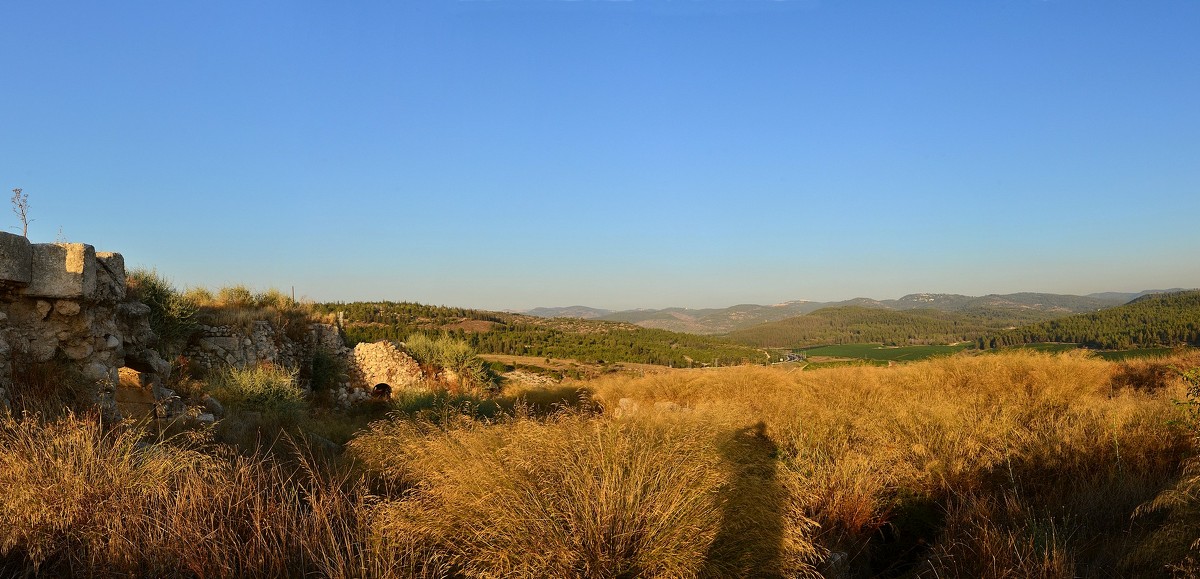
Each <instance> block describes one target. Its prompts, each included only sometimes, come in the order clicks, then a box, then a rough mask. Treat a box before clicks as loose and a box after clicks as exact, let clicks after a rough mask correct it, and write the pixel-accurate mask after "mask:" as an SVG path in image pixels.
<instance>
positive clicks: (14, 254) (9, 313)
mask: <svg viewBox="0 0 1200 579" xmlns="http://www.w3.org/2000/svg"><path fill="white" fill-rule="evenodd" d="M149 314H150V308H148V307H147V306H145V305H143V304H141V303H138V302H136V301H129V300H127V299H126V295H125V260H124V259H123V258H122V257H121V254H119V253H97V252H96V250H95V248H93V247H92V246H90V245H86V244H83V243H30V242H29V240H27V239H26V238H24V237H22V236H19V235H13V234H10V233H5V232H0V404H4V405H7V404H8V400H9V396H8V390H9V389H10V388H12V386H13V384H12V376H13V369H14V364H17V365H20V364H26V365H29V364H46V363H51V362H52V361H56V360H57V361H58V362H59V363H62V364H66V365H69V366H73V367H74V368H76V369H77V370H78V371H79V373H80V375H81V376H82V377H83V379H84V380H86V381H89V382H91V383H94V384H95V385H96V390H95V398H96V402H97V403H98V404H99V405H100V407H101V409H102V410H104V411H105V413H106V414H109V415H117V416H119V412H117V410H116V405H115V402H114V399H113V392H114V388H115V386H116V384H117V383H118V370H119V369H120V368H121V367H124V366H128V367H130V368H133V369H135V370H138V371H140V372H142V373H143V376H144V377H145V379H146V380H147V381H148V384H151V385H161V384H162V382H163V381H164V380H166V378H167V375H168V374H169V373H170V371H171V365H170V363H168V362H167V361H166V360H164V359H163V358H162V356H161V355H159V353H158V352H156V351H155V350H154V349H152V348H151V344H153V342H154V339H155V338H154V333H153V332H152V331H151V330H150V324H149Z"/></svg>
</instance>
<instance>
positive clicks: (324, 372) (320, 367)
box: [309, 349, 348, 392]
mask: <svg viewBox="0 0 1200 579" xmlns="http://www.w3.org/2000/svg"><path fill="white" fill-rule="evenodd" d="M347 371H348V370H347V366H346V360H345V359H343V358H342V357H341V356H338V355H337V354H334V353H333V352H330V351H328V350H325V349H317V351H316V352H314V353H313V358H312V366H311V370H310V371H309V383H310V385H311V387H312V390H313V392H325V391H329V390H333V389H334V388H337V387H338V385H339V384H341V383H342V382H343V381H344V380H345V378H346V372H347Z"/></svg>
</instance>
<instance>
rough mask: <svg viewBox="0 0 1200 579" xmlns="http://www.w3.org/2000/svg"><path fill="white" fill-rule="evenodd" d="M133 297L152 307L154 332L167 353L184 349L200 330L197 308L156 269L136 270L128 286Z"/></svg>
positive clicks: (128, 278)
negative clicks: (189, 337)
mask: <svg viewBox="0 0 1200 579" xmlns="http://www.w3.org/2000/svg"><path fill="white" fill-rule="evenodd" d="M125 284H126V286H127V288H128V290H129V295H130V296H131V297H133V298H134V299H136V300H138V301H139V302H142V303H143V304H146V305H147V306H149V307H150V329H152V330H154V334H155V335H156V336H158V339H159V342H160V343H161V345H162V346H163V348H164V349H165V350H167V351H166V352H163V353H164V354H168V353H174V351H175V350H176V349H179V348H182V347H183V344H184V342H185V341H187V338H188V336H190V335H191V333H192V332H193V331H194V330H195V329H196V311H197V304H196V302H195V301H193V300H192V299H191V295H192V294H191V292H189V293H188V295H184V294H181V293H179V292H178V291H177V290H176V289H175V288H174V286H172V285H171V283H170V282H169V281H167V280H166V279H165V278H163V277H162V276H160V275H159V274H158V271H157V270H153V269H149V270H147V269H135V270H133V271H131V272H130V273H129V275H128V277H127V278H126V282H125Z"/></svg>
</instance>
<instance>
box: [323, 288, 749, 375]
mask: <svg viewBox="0 0 1200 579" xmlns="http://www.w3.org/2000/svg"><path fill="white" fill-rule="evenodd" d="M313 307H314V310H316V311H317V312H318V313H324V314H335V315H336V314H340V315H341V317H342V319H343V329H344V331H345V334H346V339H347V341H348V342H350V343H351V344H354V343H357V342H371V341H376V340H395V341H403V340H404V339H406V338H407V337H408V336H409V335H410V334H413V333H424V334H433V335H439V334H443V333H445V334H449V335H451V336H454V337H457V338H460V339H462V340H464V341H466V342H467V343H469V344H470V345H471V346H472V347H474V348H475V349H476V350H477V351H478V352H479V353H481V354H508V355H516V356H537V357H546V358H565V359H574V360H579V361H581V362H591V363H604V362H637V363H646V364H659V365H663V366H674V367H677V368H678V367H691V366H711V365H721V366H725V365H734V364H739V363H743V362H754V363H761V362H765V361H766V360H767V356H766V353H765V352H762V351H760V350H758V349H755V348H752V347H748V346H745V345H741V344H735V343H732V342H729V341H727V340H722V339H719V338H716V337H712V336H700V335H695V334H684V333H678V332H669V331H665V330H658V329H653V328H644V327H641V326H637V325H634V324H629V323H622V322H612V321H601V320H585V319H579V318H539V317H536V316H530V315H525V314H515V313H508V312H491V311H484V310H472V309H466V308H451V307H444V306H428V305H423V304H416V303H408V302H353V303H342V302H333V303H324V304H315V305H314V306H313Z"/></svg>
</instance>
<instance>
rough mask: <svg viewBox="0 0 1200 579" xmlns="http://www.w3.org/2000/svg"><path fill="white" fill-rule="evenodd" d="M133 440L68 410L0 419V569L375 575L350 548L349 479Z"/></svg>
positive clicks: (135, 433) (123, 430)
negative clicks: (48, 418)
mask: <svg viewBox="0 0 1200 579" xmlns="http://www.w3.org/2000/svg"><path fill="white" fill-rule="evenodd" d="M142 434H143V433H142V432H141V431H140V430H138V429H136V428H128V427H123V426H119V427H114V428H108V427H105V426H103V425H101V424H100V423H99V421H97V420H95V419H91V418H77V417H75V416H68V417H65V418H63V419H61V420H59V421H56V422H52V423H45V422H42V421H40V420H37V419H35V418H26V419H25V420H22V421H16V420H14V419H12V418H5V419H3V420H2V421H0V448H3V449H4V450H3V452H0V488H3V489H5V492H3V493H0V575H4V576H14V575H22V574H26V573H38V574H40V575H44V576H79V577H130V576H141V577H246V576H274V577H284V576H296V575H303V574H309V573H313V574H317V575H320V576H328V577H357V576H363V575H364V570H368V569H369V570H377V569H375V568H373V567H371V566H370V565H369V562H371V561H375V560H377V559H378V558H373V557H367V556H365V555H364V551H363V549H362V547H361V546H359V544H358V541H357V539H358V537H360V536H362V535H365V534H366V533H365V532H364V531H363V529H362V528H361V526H362V525H363V524H365V523H364V521H363V520H362V519H361V516H362V515H363V514H365V513H367V512H368V510H367V508H366V505H365V504H364V503H363V502H362V500H361V499H359V498H356V495H355V491H356V490H357V489H356V488H355V487H354V485H353V484H351V483H350V481H349V480H348V479H347V478H345V477H338V476H337V475H335V474H330V473H328V472H322V471H321V470H319V469H317V468H315V465H314V463H312V462H311V461H301V463H300V465H299V467H298V468H287V467H285V466H284V465H282V464H280V463H278V462H275V461H272V460H269V459H266V458H264V457H262V456H248V457H246V456H239V455H236V454H231V453H228V452H217V453H215V454H214V453H211V452H207V453H206V452H201V451H200V449H199V448H198V447H195V445H194V444H161V443H160V444H147V443H144V442H143V436H142ZM178 442H182V441H178ZM380 576H386V574H380Z"/></svg>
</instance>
